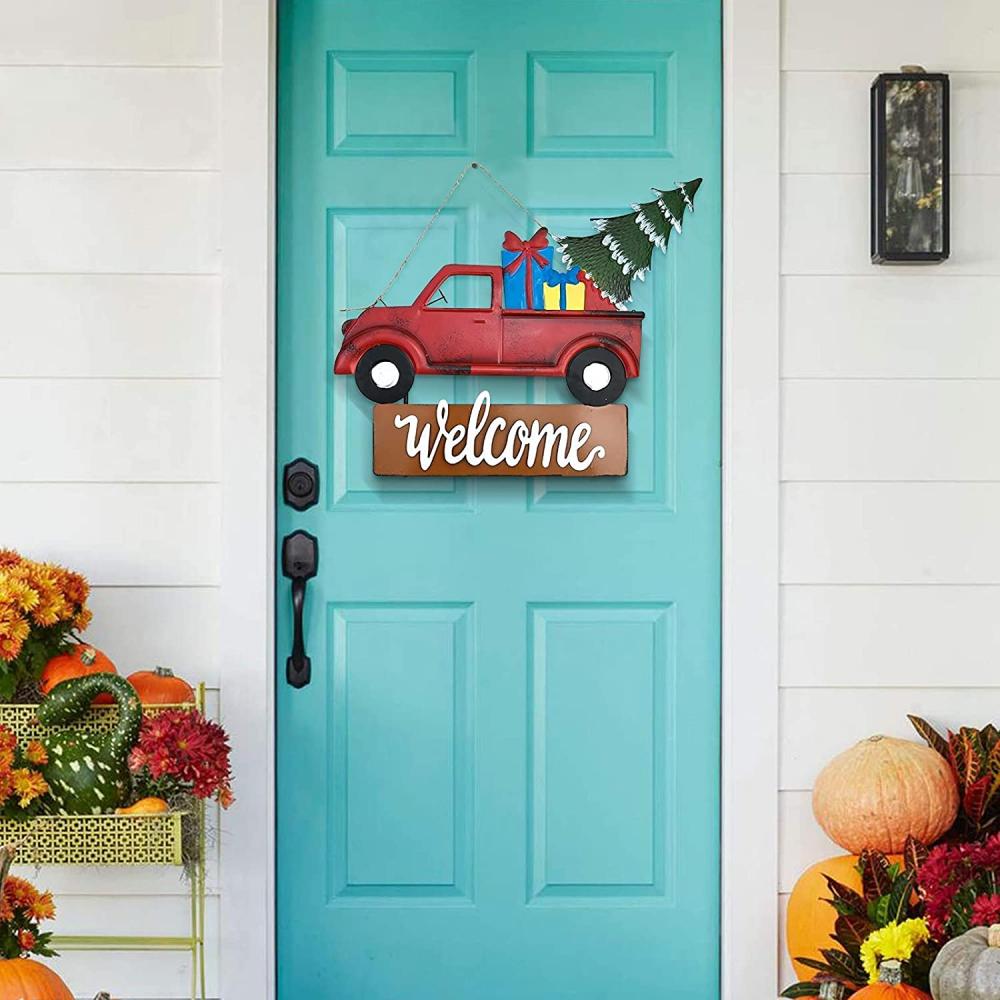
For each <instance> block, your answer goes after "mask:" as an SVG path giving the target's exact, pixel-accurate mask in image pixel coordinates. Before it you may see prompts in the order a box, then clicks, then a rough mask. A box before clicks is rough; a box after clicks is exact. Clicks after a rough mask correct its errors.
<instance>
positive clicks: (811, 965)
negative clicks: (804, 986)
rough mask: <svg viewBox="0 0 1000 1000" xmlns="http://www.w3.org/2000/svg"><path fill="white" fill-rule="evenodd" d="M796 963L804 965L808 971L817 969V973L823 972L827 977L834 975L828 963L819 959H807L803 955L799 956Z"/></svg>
mask: <svg viewBox="0 0 1000 1000" xmlns="http://www.w3.org/2000/svg"><path fill="white" fill-rule="evenodd" d="M795 961H796V962H798V963H799V965H804V966H805V967H806V968H807V969H815V970H816V971H817V972H822V973H823V974H824V975H827V976H832V975H833V969H831V968H830V966H829V965H827V964H826V962H821V961H820V960H819V959H818V958H805V957H803V956H802V955H797V956H796V957H795Z"/></svg>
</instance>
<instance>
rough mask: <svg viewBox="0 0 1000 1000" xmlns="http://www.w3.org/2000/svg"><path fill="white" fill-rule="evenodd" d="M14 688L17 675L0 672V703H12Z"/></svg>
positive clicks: (5, 671) (4, 671) (10, 672)
mask: <svg viewBox="0 0 1000 1000" xmlns="http://www.w3.org/2000/svg"><path fill="white" fill-rule="evenodd" d="M16 688H17V675H16V674H15V673H14V672H13V671H7V670H3V671H0V701H3V702H9V701H13V700H14V690H15V689H16Z"/></svg>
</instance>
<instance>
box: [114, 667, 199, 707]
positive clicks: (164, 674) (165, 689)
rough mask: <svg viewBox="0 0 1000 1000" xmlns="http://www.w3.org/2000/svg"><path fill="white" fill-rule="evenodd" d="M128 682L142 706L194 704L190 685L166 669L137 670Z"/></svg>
mask: <svg viewBox="0 0 1000 1000" xmlns="http://www.w3.org/2000/svg"><path fill="white" fill-rule="evenodd" d="M128 682H129V684H131V685H132V687H134V688H135V690H136V692H137V693H138V695H139V701H141V702H142V703H143V705H189V704H193V702H194V689H193V688H192V687H191V685H190V684H188V682H187V681H186V680H184V679H183V678H181V677H177V676H175V675H174V672H173V671H172V670H168V669H167V668H166V667H154V668H153V669H152V670H137V671H136V672H135V673H134V674H129V676H128Z"/></svg>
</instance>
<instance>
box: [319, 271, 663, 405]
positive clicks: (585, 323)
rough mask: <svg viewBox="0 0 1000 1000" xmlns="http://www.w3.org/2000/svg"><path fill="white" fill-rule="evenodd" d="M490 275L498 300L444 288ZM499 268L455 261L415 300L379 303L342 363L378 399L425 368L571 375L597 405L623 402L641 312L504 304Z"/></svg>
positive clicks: (351, 337)
mask: <svg viewBox="0 0 1000 1000" xmlns="http://www.w3.org/2000/svg"><path fill="white" fill-rule="evenodd" d="M459 276H461V277H464V276H473V277H476V276H478V277H487V278H489V279H490V281H491V283H492V292H491V296H490V307H489V308H488V309H486V308H477V309H467V308H455V307H453V306H451V305H450V304H449V303H448V302H447V301H446V300H444V297H443V293H442V291H441V289H442V286H443V285H444V284H445V282H446V281H447V280H448V279H449V278H453V277H459ZM501 288H502V272H501V269H500V268H499V267H487V266H478V265H466V264H448V265H447V266H445V267H442V268H441V270H440V271H438V273H437V274H436V275H435V276H434V277H433V279H432V280H431V281H430V282H428V284H427V285H426V287H425V288H424V290H423V291H422V292H421V293H420V294H419V295H418V296H417V297H416V299H415V300H414V302H413V304H412V305H409V306H372V307H370V308H369V309H366V310H365V311H364V312H363V313H361V315H360V316H358V317H357V319H352V320H348V321H347V322H346V323H345V324H344V326H343V332H344V343H343V345H342V346H341V348H340V351H339V353H338V354H337V360H336V361H335V362H334V367H333V370H334V372H335V373H336V374H337V375H353V376H354V378H355V381H356V382H357V384H358V388H359V389H360V390H361V392H362V393H364V395H365V396H367V397H368V398H369V399H370V400H372V401H374V402H376V403H395V402H398V401H399V400H401V399H404V398H405V397H406V395H407V393H409V391H410V388H411V386H412V385H413V379H414V377H415V376H416V375H543V376H548V377H559V378H565V379H566V384H567V386H568V387H569V390H570V392H571V393H572V394H573V395H574V396H575V397H576V398H577V399H578V400H579V401H580V402H581V403H586V404H587V405H589V406H604V405H606V404H607V403H613V402H614V401H615V400H616V399H617V398H618V397H619V396H620V395H621V394H622V391H623V390H624V388H625V382H626V379H630V378H636V377H637V376H638V375H639V347H640V342H641V339H642V320H643V315H644V314H643V313H641V312H619V311H617V310H599V311H596V310H595V311H589V310H587V311H561V310H559V311H557V310H551V311H542V310H533V309H504V308H503V307H502V305H501Z"/></svg>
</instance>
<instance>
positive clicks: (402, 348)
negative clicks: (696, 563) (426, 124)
mask: <svg viewBox="0 0 1000 1000" xmlns="http://www.w3.org/2000/svg"><path fill="white" fill-rule="evenodd" d="M470 170H479V171H480V172H481V173H482V174H483V175H484V176H486V177H487V178H488V179H489V180H490V181H492V183H493V184H495V185H496V186H497V187H498V188H499V189H500V191H501V192H502V193H503V194H505V195H507V197H509V198H510V199H511V200H512V201H513V202H514V203H515V205H517V207H518V208H519V209H520V210H521V211H523V212H524V213H525V214H527V215H528V216H529V217H532V218H533V216H531V213H530V211H529V210H528V208H527V206H525V204H524V203H523V202H522V201H520V199H518V198H517V197H516V196H515V195H513V194H511V192H510V191H508V190H507V188H505V187H504V186H503V185H502V184H501V183H500V182H499V181H498V180H497V179H496V178H495V177H494V176H493V175H492V173H490V171H489V170H487V169H486V168H485V167H484V166H483V165H482V164H481V163H470V164H467V165H466V166H465V167H464V168H463V169H462V171H461V172H460V173H459V175H458V177H457V178H456V179H455V182H454V184H452V186H451V190H450V191H449V192H448V194H447V195H446V196H445V198H444V200H443V201H442V202H441V204H440V205H439V206H438V207H437V209H436V211H435V212H434V214H433V215H432V216H431V218H430V220H429V221H428V222H427V225H426V226H424V228H423V230H422V231H421V233H420V236H419V237H418V238H417V242H416V243H415V244H414V245H413V247H412V249H411V250H410V251H409V253H407V255H406V256H405V257H404V258H403V260H402V262H401V263H400V265H399V267H398V268H397V269H396V272H395V274H393V276H392V277H391V278H390V279H389V283H388V284H387V285H386V287H385V288H384V289H383V290H382V292H381V293H380V294H379V295H377V296H376V297H375V299H374V301H373V302H371V304H370V305H368V306H366V307H365V308H363V309H361V310H360V314H359V315H358V316H357V317H356V318H354V319H349V320H347V322H345V323H344V324H343V335H344V340H343V343H342V344H341V347H340V350H339V351H338V352H337V357H336V359H335V361H334V366H333V370H334V374H336V375H353V376H354V381H355V382H356V383H357V386H358V389H359V390H360V391H361V393H362V395H364V396H365V397H367V398H368V399H370V400H371V401H372V402H373V403H375V404H376V406H375V408H374V421H373V425H374V439H373V443H374V466H373V468H374V472H375V474H376V475H379V476H624V475H625V474H626V473H627V470H628V410H627V409H626V407H624V406H615V405H612V404H614V403H615V402H616V401H617V400H618V398H619V397H620V396H621V394H622V393H623V392H624V390H625V388H626V385H627V383H628V381H629V380H630V379H634V378H638V377H639V354H640V350H641V347H642V321H643V318H644V314H643V313H641V312H638V311H636V310H631V309H629V308H628V303H629V302H631V300H632V281H633V279H636V278H638V279H639V280H642V279H644V278H645V276H646V273H647V272H648V271H649V269H650V267H651V266H652V263H653V252H654V250H655V249H659V250H661V251H663V252H666V249H667V242H668V240H669V238H670V235H671V233H674V232H680V231H681V226H682V222H683V217H684V214H685V212H686V211H689V210H693V208H694V205H693V199H694V196H695V193H696V192H697V190H698V188H699V186H700V185H701V179H700V178H695V179H693V180H690V181H686V182H685V183H683V184H680V185H678V186H677V187H675V188H672V189H661V188H653V194H654V197H653V198H652V199H650V200H649V201H646V202H642V203H637V204H635V205H633V206H632V209H631V211H629V212H626V213H625V214H623V215H616V216H610V217H607V218H595V219H593V220H592V222H593V223H594V228H595V229H596V232H594V233H591V234H590V235H587V236H557V237H554V245H551V243H550V236H549V231H548V229H547V228H546V227H545V226H544V225H543V224H542V223H541V222H540V221H539V220H538V219H535V220H534V221H535V222H536V224H537V225H538V229H537V230H536V231H535V233H534V234H533V235H532V236H530V237H529V238H527V239H523V238H521V237H520V236H518V235H517V234H516V233H514V232H512V231H510V230H508V231H507V232H505V233H504V237H503V241H502V243H501V246H500V266H499V267H498V266H496V265H484V264H446V265H445V266H444V267H442V268H440V269H439V270H438V272H437V274H435V275H434V277H433V278H431V280H430V281H429V282H428V283H427V284H426V285H425V286H424V288H423V290H422V291H421V292H420V294H419V295H418V296H417V297H416V299H414V300H413V302H412V303H411V304H409V305H388V304H387V303H386V301H385V296H386V294H387V293H388V291H389V289H390V288H391V287H392V286H393V284H394V283H395V281H396V279H397V278H398V277H399V275H400V273H401V272H402V271H403V269H404V268H405V267H406V264H407V262H408V261H409V260H410V258H411V257H412V256H413V253H414V251H415V250H416V249H417V247H418V246H419V245H420V243H421V241H422V240H423V239H424V237H425V236H426V235H427V233H428V231H429V230H430V228H431V226H432V225H433V224H434V221H435V220H436V219H437V218H438V216H439V215H440V214H441V212H442V211H443V210H444V208H445V206H446V205H447V204H448V202H449V201H450V200H451V197H452V196H453V195H454V193H455V191H456V190H457V189H458V187H459V185H460V184H461V183H462V181H463V180H464V178H465V176H466V174H467V173H468V172H469V171H470ZM556 250H559V252H560V255H561V257H562V259H563V262H564V263H565V264H566V265H568V266H567V267H566V269H564V270H560V269H558V268H557V267H556V266H555V264H554V258H555V252H556ZM473 292H474V293H475V294H473ZM343 311H344V312H354V311H355V310H354V309H353V308H350V307H345V309H344V310H343ZM418 375H451V376H455V375H471V376H474V377H475V376H496V375H509V376H514V377H518V378H525V377H528V378H534V377H541V378H560V379H564V380H565V383H566V388H567V389H568V390H569V393H570V395H572V396H573V397H574V398H575V399H576V400H577V401H578V402H579V403H580V404H582V405H579V406H574V405H572V404H555V405H527V404H526V405H523V406H520V405H509V404H505V405H502V406H493V405H492V402H491V400H490V396H489V393H488V392H481V393H480V394H479V396H478V397H477V398H476V401H475V402H474V403H473V404H472V405H468V404H462V405H454V404H450V403H449V402H448V401H447V400H444V399H442V400H441V401H440V402H439V403H437V404H436V405H434V404H422V405H414V406H410V405H408V403H407V400H408V397H409V394H410V390H411V389H412V388H413V385H414V380H415V379H416V377H417V376H418Z"/></svg>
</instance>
